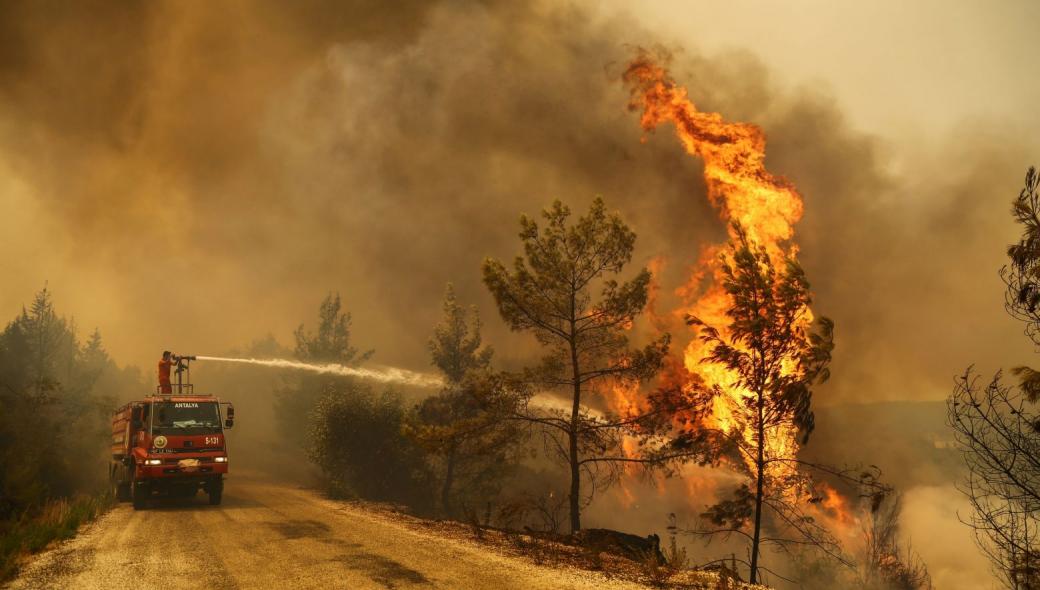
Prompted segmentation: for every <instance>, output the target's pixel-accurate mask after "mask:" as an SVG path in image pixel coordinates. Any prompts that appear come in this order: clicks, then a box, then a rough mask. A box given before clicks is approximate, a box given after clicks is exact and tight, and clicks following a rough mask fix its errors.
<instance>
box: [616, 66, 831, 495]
mask: <svg viewBox="0 0 1040 590" xmlns="http://www.w3.org/2000/svg"><path fill="white" fill-rule="evenodd" d="M624 81H625V82H626V83H627V84H628V85H629V87H630V88H631V89H632V100H631V102H630V104H629V107H630V108H631V109H632V110H638V111H641V112H642V115H641V117H640V123H641V125H642V127H643V129H644V130H646V131H652V130H654V129H656V128H657V127H658V126H659V125H661V124H663V123H669V122H670V123H672V124H673V125H674V126H675V131H676V134H677V135H678V138H679V140H680V142H681V143H682V145H683V147H684V148H685V149H686V151H687V152H688V153H690V154H691V155H694V156H698V157H700V158H701V159H702V160H703V161H704V180H705V183H706V185H707V189H708V198H709V200H710V201H711V203H712V204H713V205H714V206H715V207H716V208H717V209H718V211H719V216H720V217H721V219H722V220H724V221H726V222H736V223H738V224H740V226H741V227H743V228H744V230H745V231H746V233H747V235H748V238H749V239H750V240H751V241H752V242H753V243H754V244H756V245H758V246H760V247H762V248H764V249H765V251H766V253H767V255H768V256H769V258H770V259H771V261H772V262H773V263H774V264H775V265H776V266H782V265H783V263H784V258H785V257H788V256H791V257H793V256H794V255H796V254H797V246H796V245H795V244H794V243H793V238H794V224H795V223H797V222H798V220H799V219H800V218H801V216H802V199H801V197H800V196H799V194H798V192H797V191H796V190H795V188H794V187H793V186H792V185H791V184H790V183H789V182H787V181H786V180H785V179H783V178H780V177H777V176H774V175H773V174H771V173H770V172H769V171H768V170H766V168H765V145H766V139H765V134H764V133H763V132H762V129H761V128H759V127H758V126H756V125H752V124H748V123H734V122H730V121H726V120H725V119H723V117H722V116H721V115H719V114H718V113H705V112H701V111H698V110H697V107H696V106H694V104H693V102H691V101H690V98H689V96H688V94H687V91H686V89H685V88H683V87H680V86H677V85H676V84H675V82H674V81H673V80H672V79H671V78H670V77H669V76H668V73H667V71H666V70H665V68H664V67H662V66H661V65H659V64H658V63H656V62H655V60H654V59H653V58H652V57H651V56H650V55H649V54H647V53H642V54H641V55H640V56H639V57H637V58H636V59H635V60H634V61H633V62H632V63H631V64H629V66H628V69H627V70H626V71H625V73H624ZM729 231H730V235H731V237H734V235H733V234H734V231H733V228H732V226H731V224H730V229H729ZM724 252H725V250H724V245H721V244H719V245H712V246H709V247H706V248H705V249H704V250H703V251H702V252H701V255H700V258H699V262H698V267H697V269H696V270H695V271H694V272H693V273H692V276H691V277H690V280H689V281H688V283H687V285H686V286H685V287H682V288H680V289H679V290H678V294H679V295H680V296H683V298H684V299H685V300H686V303H685V304H684V306H683V309H681V310H678V311H679V312H681V314H682V315H686V314H690V315H694V316H697V317H699V318H701V319H702V320H704V321H705V322H707V323H708V324H709V325H712V326H715V327H716V328H718V329H719V330H720V332H722V334H723V336H725V326H726V325H727V324H728V322H729V319H728V318H727V317H726V311H727V310H728V309H730V308H731V306H732V300H731V298H730V297H729V295H728V294H726V292H725V291H724V290H723V288H722V281H721V261H720V258H719V256H720V254H723V255H724ZM705 278H711V279H713V280H711V281H710V282H708V285H707V287H706V288H705V287H703V283H704V280H703V279H705ZM805 312H806V313H805V314H804V321H806V322H812V313H811V311H810V310H808V309H806V310H805ZM709 352H710V350H709V348H708V346H707V345H706V344H704V343H703V342H701V341H700V340H699V339H696V338H694V339H693V340H692V341H691V342H690V343H689V345H688V346H687V347H686V350H685V351H684V354H683V364H684V366H685V368H686V370H687V371H688V372H689V374H690V375H689V376H687V379H688V381H687V382H686V383H687V386H689V384H692V383H693V382H694V381H695V380H696V378H697V377H699V378H700V379H703V382H704V384H706V385H707V386H709V387H713V386H718V387H719V388H720V389H721V390H722V391H723V392H724V393H725V395H723V396H720V397H717V398H715V401H714V407H713V412H712V416H711V417H710V421H711V422H713V424H710V425H709V426H712V427H716V428H719V429H721V430H724V431H727V432H735V433H741V434H742V435H743V436H744V438H745V439H746V440H747V441H748V442H749V443H753V440H752V436H753V434H752V431H751V429H748V428H746V427H745V425H744V424H742V423H741V421H740V416H741V412H740V411H738V408H739V407H741V405H742V404H743V399H744V397H745V396H748V395H750V393H749V392H747V391H746V390H743V389H742V388H740V387H739V386H738V385H737V382H738V379H737V376H736V374H734V373H733V372H731V371H730V370H729V369H727V368H726V367H724V366H722V365H718V364H711V363H704V362H702V360H703V359H704V358H706V357H707V356H708V353H709ZM792 370H793V364H792ZM628 393H630V392H626V391H618V392H616V395H618V396H625V395H626V394H628ZM629 403H635V401H634V400H631V399H630V400H629ZM795 434H796V433H795V432H794V431H793V429H791V428H783V429H773V430H772V431H769V432H768V433H767V435H766V452H767V454H768V455H769V456H771V457H793V456H794V454H795V453H796V452H797V450H798V445H797V442H796V438H795ZM772 465H773V466H775V467H776V469H778V470H779V471H781V472H776V473H772V474H771V475H775V476H780V475H783V473H782V471H788V470H790V467H787V466H785V464H784V463H772Z"/></svg>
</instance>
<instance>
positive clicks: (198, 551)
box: [5, 475, 645, 590]
mask: <svg viewBox="0 0 1040 590" xmlns="http://www.w3.org/2000/svg"><path fill="white" fill-rule="evenodd" d="M5 587H7V588H11V589H43V588H85V589H91V588H97V589H101V588H105V589H108V588H135V589H146V588H163V589H180V588H185V589H188V588H200V587H205V588H285V587H291V588H358V589H362V588H375V589H384V588H393V589H398V588H400V589H407V588H452V589H468V588H473V589H477V588H496V590H505V589H512V588H516V589H521V588H523V589H546V590H549V589H552V590H568V589H573V590H579V589H586V588H588V589H592V588H603V589H618V590H623V589H629V588H631V589H636V588H645V586H642V585H639V584H634V583H631V582H625V581H622V580H618V579H609V578H607V577H606V576H604V575H603V574H600V573H598V572H588V571H584V570H578V569H570V568H564V569H560V568H553V567H548V566H539V565H536V564H534V563H531V562H530V561H528V560H526V559H524V558H521V557H514V556H510V555H506V554H503V553H502V552H498V551H494V550H492V549H489V548H488V547H487V546H484V545H482V544H479V543H477V542H475V541H471V540H467V539H464V538H457V537H452V536H448V535H444V534H439V533H438V532H436V531H435V530H432V529H430V530H423V528H421V527H417V526H415V523H414V521H413V520H411V519H407V518H405V519H400V518H398V517H395V515H393V514H392V513H388V512H386V511H379V510H370V509H367V508H366V507H364V506H362V505H356V504H347V503H342V502H336V501H332V500H328V499H325V498H323V497H321V496H320V495H318V494H317V493H315V492H314V491H311V490H306V489H300V488H296V487H293V486H291V485H286V484H280V483H275V482H272V481H270V480H268V479H265V478H263V477H261V476H256V475H234V476H232V477H229V479H228V482H227V485H226V487H225V492H224V503H223V505H221V506H209V505H207V504H206V502H205V496H203V495H200V496H199V497H198V498H196V499H194V500H190V501H189V500H179V501H175V502H171V501H163V502H158V503H156V504H155V505H154V506H153V507H152V508H150V509H148V510H144V511H137V512H135V511H134V510H133V509H132V508H130V506H129V505H127V504H122V505H120V506H118V507H116V508H115V509H113V510H112V511H110V512H109V513H107V514H105V515H104V516H102V517H101V518H100V519H98V520H97V521H96V522H94V523H93V524H90V525H88V526H86V527H84V529H82V530H81V532H80V534H79V535H77V536H76V537H75V538H74V539H71V540H69V541H66V542H64V543H62V544H60V545H58V546H56V547H54V548H52V549H50V550H48V551H45V552H43V553H41V554H39V555H37V556H35V557H34V558H33V559H31V560H30V561H29V562H28V563H26V564H25V565H24V567H23V568H22V571H21V574H20V575H19V577H18V578H16V579H15V580H13V581H11V582H10V583H9V584H8V585H7V586H5Z"/></svg>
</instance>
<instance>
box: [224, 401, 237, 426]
mask: <svg viewBox="0 0 1040 590" xmlns="http://www.w3.org/2000/svg"><path fill="white" fill-rule="evenodd" d="M234 425H235V406H232V405H231V404H228V408H227V419H226V420H224V428H231V427H232V426H234Z"/></svg>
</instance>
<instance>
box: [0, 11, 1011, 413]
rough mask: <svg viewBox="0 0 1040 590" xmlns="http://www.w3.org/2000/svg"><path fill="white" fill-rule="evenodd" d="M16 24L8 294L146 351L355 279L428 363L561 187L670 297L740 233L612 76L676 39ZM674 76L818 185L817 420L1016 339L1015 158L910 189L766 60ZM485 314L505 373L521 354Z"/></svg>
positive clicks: (598, 32) (282, 322) (307, 300)
mask: <svg viewBox="0 0 1040 590" xmlns="http://www.w3.org/2000/svg"><path fill="white" fill-rule="evenodd" d="M5 12H6V13H7V15H8V16H9V18H5V19H3V24H2V25H0V26H2V27H4V31H3V34H2V35H0V38H3V39H5V43H4V46H3V48H2V50H0V80H2V81H3V84H2V88H3V91H2V95H0V96H2V103H0V108H2V109H3V113H4V115H5V116H4V123H3V125H2V127H0V141H2V148H0V149H3V153H4V156H5V158H4V159H5V160H6V164H5V168H6V169H7V175H8V177H9V179H8V181H7V183H8V185H9V186H8V187H7V190H6V191H5V192H7V193H8V194H9V195H14V196H11V197H10V198H11V200H12V203H11V205H10V207H9V209H14V214H13V215H12V216H11V217H10V218H9V222H8V224H7V227H5V228H4V229H5V230H6V231H7V232H8V235H9V236H10V240H11V244H12V245H11V248H10V250H9V251H10V259H11V261H9V262H8V269H6V270H7V271H8V272H5V276H6V279H5V280H6V281H7V282H8V283H9V285H10V288H9V289H6V290H5V291H6V293H5V296H4V298H3V301H2V304H3V306H4V309H7V310H8V311H11V310H15V309H17V305H19V304H20V302H21V301H24V300H25V299H26V297H27V294H28V293H30V292H31V291H32V290H33V289H35V288H37V287H38V286H39V285H41V284H42V283H43V281H44V280H50V281H51V282H52V286H53V288H54V290H55V291H56V292H57V293H58V295H59V301H60V300H61V299H64V300H65V302H66V305H67V306H68V307H69V308H71V310H73V311H74V312H75V313H76V315H77V316H79V317H80V318H81V319H82V320H84V321H86V322H87V323H88V324H91V325H93V324H97V325H100V326H102V327H103V328H104V332H105V333H106V334H107V335H108V337H109V342H110V345H111V346H112V348H113V349H114V350H115V352H116V353H117V354H118V355H119V356H120V357H122V358H125V359H127V360H129V361H132V362H138V363H142V364H143V363H144V362H146V361H148V360H150V359H151V356H152V351H153V350H160V349H162V348H164V347H169V346H174V347H180V348H184V349H185V350H188V349H190V350H197V351H207V350H213V349H226V348H228V347H230V346H235V345H239V344H241V343H242V342H246V341H249V340H250V339H252V338H255V337H258V336H261V335H263V334H264V333H266V332H267V331H271V332H273V333H275V334H282V335H287V334H288V333H289V330H291V328H292V327H293V326H295V324H297V323H298V322H299V321H300V320H301V319H303V318H305V317H307V316H308V315H309V314H310V312H311V310H312V309H313V307H314V304H315V302H316V301H317V300H318V299H319V298H320V297H321V295H322V294H323V293H324V292H325V291H327V290H340V291H342V292H343V294H344V296H345V298H346V300H347V301H348V304H349V306H350V307H351V308H352V309H353V310H354V311H355V323H356V327H357V330H356V331H357V336H358V338H359V339H360V340H361V341H363V344H364V345H370V346H374V347H375V348H376V349H377V358H379V359H381V360H382V361H384V362H399V363H406V364H410V365H412V366H415V367H420V368H421V367H422V366H424V365H426V362H427V361H426V359H425V351H424V346H423V342H424V340H425V337H426V334H427V332H428V331H429V327H430V325H432V323H433V322H434V321H435V318H436V314H437V309H438V306H437V304H436V300H437V298H438V297H439V295H440V293H441V292H442V289H443V284H444V283H445V282H447V281H454V282H455V283H456V284H457V285H458V288H459V292H460V295H461V296H462V297H463V298H465V299H466V300H469V301H474V302H477V303H479V304H480V305H481V307H482V308H483V309H485V310H486V315H487V314H490V310H491V306H490V305H489V303H490V302H489V299H488V298H487V296H486V294H485V293H484V292H483V289H482V287H481V285H480V284H479V279H478V272H477V269H478V266H479V263H480V260H481V258H482V257H483V256H485V255H494V256H499V257H510V256H512V255H513V253H514V252H516V250H517V248H516V238H515V231H516V218H517V216H518V214H519V213H520V212H528V213H534V212H536V211H537V210H538V209H540V208H541V207H542V206H544V205H545V204H547V203H548V202H549V201H550V200H551V199H553V198H562V199H564V200H565V201H567V202H569V203H571V204H572V205H573V206H574V207H575V208H577V209H580V208H582V207H584V206H585V204H586V203H587V202H588V201H589V200H591V198H592V197H593V196H594V195H596V194H602V195H603V196H604V197H605V198H606V199H607V201H608V203H610V204H611V205H612V206H614V207H617V208H619V209H620V210H621V211H622V212H623V213H624V214H625V216H626V218H627V219H628V220H629V221H630V223H631V224H632V226H633V227H634V228H635V229H636V231H637V232H638V234H639V236H640V240H639V257H638V260H637V262H640V263H643V262H645V261H646V260H648V259H649V258H651V257H653V256H655V255H659V254H663V255H665V256H666V257H667V258H668V260H669V264H668V266H667V267H666V269H667V270H666V274H665V276H664V277H662V284H663V286H664V289H665V292H667V291H669V290H670V289H671V288H672V287H674V286H677V285H679V284H680V283H681V282H682V277H683V276H684V274H685V273H686V271H687V268H688V265H689V264H691V263H692V262H693V261H694V260H695V258H696V254H697V250H698V248H699V246H700V245H701V244H703V243H705V242H708V241H716V240H718V239H719V238H720V237H721V236H722V235H723V233H722V225H721V223H720V222H719V221H718V220H717V219H716V217H715V215H714V213H713V211H712V210H711V209H710V207H709V206H708V204H707V202H706V200H705V198H704V191H703V187H702V183H701V180H700V164H699V162H697V161H696V160H695V159H693V158H690V157H688V156H686V155H685V154H683V153H681V149H680V148H679V147H678V145H677V143H676V142H675V140H674V138H673V137H672V136H671V133H670V131H669V130H667V129H662V130H661V131H659V132H658V133H657V134H656V135H654V136H651V137H650V138H649V141H648V142H647V143H646V144H640V142H639V138H640V133H639V131H638V129H637V126H636V123H635V120H634V117H633V115H632V114H630V113H627V112H626V111H625V110H624V104H625V98H626V95H625V91H624V89H623V88H622V87H621V86H620V84H619V83H618V80H617V74H618V72H619V71H620V70H621V69H622V66H623V64H624V63H625V60H626V59H627V58H628V57H629V56H630V55H631V52H632V47H633V46H635V45H651V44H652V43H653V41H654V38H653V36H652V35H650V34H648V33H647V32H645V31H641V30H639V29H638V27H635V26H633V25H632V24H631V21H630V19H628V18H626V17H624V16H623V15H621V16H605V15H601V14H598V13H595V12H594V11H591V10H588V9H585V8H582V7H579V6H567V5H564V6H557V7H547V6H537V7H521V6H514V5H512V4H511V3H501V4H496V5H490V4H487V3H475V2H474V3H468V2H463V3H440V4H433V3H426V2H415V3H411V4H405V5H402V4H395V5H394V7H393V8H392V9H390V8H388V7H383V4H381V3H354V4H347V5H343V4H341V3H332V2H330V3H318V2H312V3H302V4H297V3H291V4H286V3H263V2H261V3H253V4H250V5H249V6H247V7H244V6H240V5H235V6H231V5H220V6H211V5H208V4H206V5H204V4H195V3H172V2H171V3H161V2H159V3H140V4H134V5H130V6H129V7H127V6H118V7H115V6H113V5H109V4H107V3H98V4H97V5H93V4H83V5H77V6H75V7H71V8H64V9H62V10H57V9H54V8H53V7H50V6H45V5H42V4H40V3H33V2H24V3H17V2H15V3H9V4H8V5H7V6H6V11H5ZM674 71H675V75H676V76H677V78H678V79H680V80H682V81H683V82H685V83H686V84H688V85H689V87H690V89H691V95H692V96H693V97H694V99H695V100H696V101H697V103H698V105H699V106H700V107H701V108H703V109H707V110H718V111H720V112H723V113H725V114H726V116H728V117H731V118H734V119H741V120H751V121H756V122H759V123H761V124H762V125H763V126H764V127H765V128H766V130H767V132H768V133H769V137H770V144H769V165H770V166H771V168H772V169H773V170H775V171H776V172H778V173H781V174H784V175H786V176H788V177H789V178H791V179H792V180H794V181H795V182H796V183H797V184H798V186H799V187H800V189H801V191H802V192H803V194H804V195H805V199H806V217H805V219H804V221H803V222H802V224H801V226H800V232H799V240H800V242H801V243H802V245H803V254H802V258H803V261H804V262H805V264H806V266H807V268H808V270H809V272H810V278H811V279H812V280H813V283H814V286H815V289H816V291H817V293H818V305H817V308H818V310H819V311H820V312H822V313H825V314H827V315H831V316H833V317H834V318H835V319H836V320H837V325H838V346H839V348H838V351H837V357H836V360H835V365H834V368H835V375H836V378H835V380H834V382H833V383H832V384H831V385H830V386H829V387H828V389H826V390H825V391H824V392H823V393H822V394H821V396H820V401H821V402H822V403H826V402H827V401H828V400H857V401H859V400H864V399H903V398H910V399H918V398H936V397H938V396H941V395H943V394H944V393H945V391H946V388H947V387H946V386H947V383H948V381H949V376H950V375H951V374H952V373H953V372H955V371H956V370H958V369H959V368H960V367H962V366H964V365H965V364H967V363H968V362H972V361H979V362H982V363H983V364H984V365H987V366H989V365H992V366H996V365H997V364H999V363H1000V362H1002V361H1003V360H1004V359H1005V358H1006V357H1008V356H1009V354H1010V351H1011V350H1014V349H1020V347H1018V346H1017V344H1016V343H1015V341H1014V336H1015V327H1014V326H1013V324H1010V323H1009V322H1007V321H1004V320H1003V319H1002V315H1001V313H1000V309H999V297H1000V290H999V287H1000V286H999V282H998V281H997V280H996V277H995V274H994V273H995V269H996V267H997V266H999V264H1000V257H1001V254H1000V252H1001V248H1002V246H1003V244H1004V243H1005V242H1007V241H1009V240H1010V238H1011V236H1013V232H1014V230H1013V228H1012V227H1010V222H1009V221H1008V220H1007V216H1006V215H1005V208H1006V207H1005V202H1006V201H1007V200H1008V199H1009V197H1010V196H1011V195H1013V194H1014V191H1015V187H1016V185H1017V180H1018V176H1019V175H1020V173H1021V168H1022V167H1023V165H1024V164H1025V159H1024V158H1022V157H1021V149H1020V148H1019V146H1010V147H1009V146H1007V145H1006V144H1002V143H1000V142H997V141H996V140H994V139H993V138H992V137H990V138H986V137H983V138H982V139H981V140H978V141H975V142H974V143H973V145H972V147H971V149H968V148H965V147H960V148H955V149H949V150H945V151H944V159H943V161H942V162H941V163H940V164H941V165H940V164H937V163H936V162H935V161H934V159H933V161H930V162H929V161H923V162H921V163H920V165H919V167H915V168H913V169H909V170H902V171H898V172H897V171H893V170H892V168H893V167H892V166H891V164H890V162H889V160H890V155H889V154H888V151H889V149H890V148H889V147H888V146H885V145H884V144H883V143H882V142H881V141H879V140H877V139H873V138H871V137H868V136H864V135H862V134H860V133H857V132H853V131H851V130H850V129H849V127H848V126H847V125H846V124H845V122H844V120H843V117H842V114H841V112H840V110H839V109H838V107H837V106H836V105H834V104H833V103H832V102H831V101H830V100H829V99H828V98H827V96H825V95H824V94H821V93H819V92H811V91H809V92H802V93H798V94H790V93H783V92H780V91H778V90H777V89H776V88H775V84H773V82H772V81H771V80H770V78H769V72H767V71H766V70H765V69H764V68H763V66H761V64H760V63H759V62H757V61H756V60H755V58H753V57H752V56H749V55H744V54H739V53H737V54H729V55H722V56H716V57H712V58H707V57H703V56H700V55H698V54H696V53H694V52H693V50H692V49H686V50H685V52H680V53H679V54H678V56H677V57H676V59H675V62H674ZM968 131H969V132H973V131H976V130H968ZM973 135H977V134H973ZM19 195H20V196H19ZM85 293H90V296H85ZM663 303H664V305H663V307H664V308H668V307H669V306H670V305H671V304H672V303H673V301H671V300H668V299H667V298H666V299H665V301H664V302H663ZM486 319H488V320H489V322H488V324H489V330H490V331H491V332H492V333H493V334H492V337H493V338H494V339H499V340H503V341H504V342H505V343H504V344H501V345H500V346H499V348H500V349H502V350H503V353H504V354H505V355H506V356H512V357H521V356H523V355H524V354H525V353H526V349H525V348H524V343H525V342H526V340H524V339H520V338H515V337H510V336H509V335H507V334H505V333H504V330H502V328H501V327H500V326H499V325H498V324H497V323H496V322H495V321H494V319H493V318H491V317H486ZM1005 340H1006V341H1010V342H1011V343H1010V344H1008V345H997V346H994V345H990V344H986V345H978V344H976V343H978V342H980V341H985V342H1001V341H1005ZM679 342H680V345H681V342H682V338H681V337H680V338H679Z"/></svg>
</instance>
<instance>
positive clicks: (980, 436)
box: [947, 168, 1040, 590]
mask: <svg viewBox="0 0 1040 590" xmlns="http://www.w3.org/2000/svg"><path fill="white" fill-rule="evenodd" d="M1038 185H1040V177H1038V175H1037V173H1036V170H1035V169H1034V168H1030V169H1029V171H1028V172H1027V173H1026V179H1025V187H1024V188H1023V189H1022V191H1021V192H1020V193H1019V196H1018V198H1017V199H1015V201H1014V204H1013V207H1012V214H1013V215H1014V217H1015V220H1016V221H1017V222H1018V223H1020V224H1022V225H1023V226H1024V228H1025V229H1024V231H1023V234H1022V237H1021V238H1020V239H1019V241H1018V243H1017V244H1014V245H1012V246H1010V247H1009V248H1008V258H1009V259H1010V264H1009V265H1007V266H1005V267H1003V268H1002V269H1001V271H1000V275H1001V278H1003V279H1004V282H1005V284H1006V286H1007V290H1006V292H1005V309H1006V310H1007V312H1008V314H1009V315H1011V316H1012V317H1014V318H1016V319H1018V320H1021V321H1022V322H1023V323H1024V324H1025V333H1026V335H1027V336H1028V337H1029V339H1030V340H1031V341H1032V342H1033V344H1034V345H1038V346H1040V193H1038V191H1037V188H1038ZM1012 372H1013V374H1014V375H1015V376H1017V377H1018V387H1011V386H1008V385H1005V384H1003V383H1002V381H1001V373H1000V372H998V373H997V374H996V375H995V376H994V377H993V378H992V379H991V380H990V381H989V382H986V383H984V382H982V381H981V380H980V378H979V377H978V376H977V375H975V374H973V372H972V370H971V368H969V369H968V370H967V371H965V373H964V374H963V375H961V376H959V377H958V378H957V380H956V383H955V386H954V390H953V393H952V395H951V396H950V398H949V400H948V401H947V421H948V423H949V425H950V426H951V427H952V428H953V430H954V433H955V436H956V438H957V442H958V443H959V446H960V448H961V451H962V454H963V457H964V461H965V464H966V465H967V468H968V470H967V475H966V476H965V478H964V480H963V481H962V482H961V485H960V489H961V491H962V492H963V493H964V495H965V496H966V497H967V498H968V501H969V502H970V503H971V506H972V514H971V516H969V517H968V518H967V520H965V523H966V524H968V525H969V526H971V527H972V529H973V530H974V532H975V538H976V541H977V543H978V545H979V547H980V548H981V549H982V551H983V552H984V553H985V554H986V556H987V557H988V558H989V560H990V562H991V563H992V564H993V567H994V570H995V571H996V572H998V574H999V575H1000V577H1001V579H1002V580H1003V582H1004V585H1005V586H1006V587H1008V588H1013V589H1015V590H1029V589H1036V588H1040V413H1038V412H1037V410H1036V402H1037V401H1038V400H1040V372H1038V371H1036V370H1035V369H1032V368H1029V367H1015V368H1014V369H1012Z"/></svg>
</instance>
